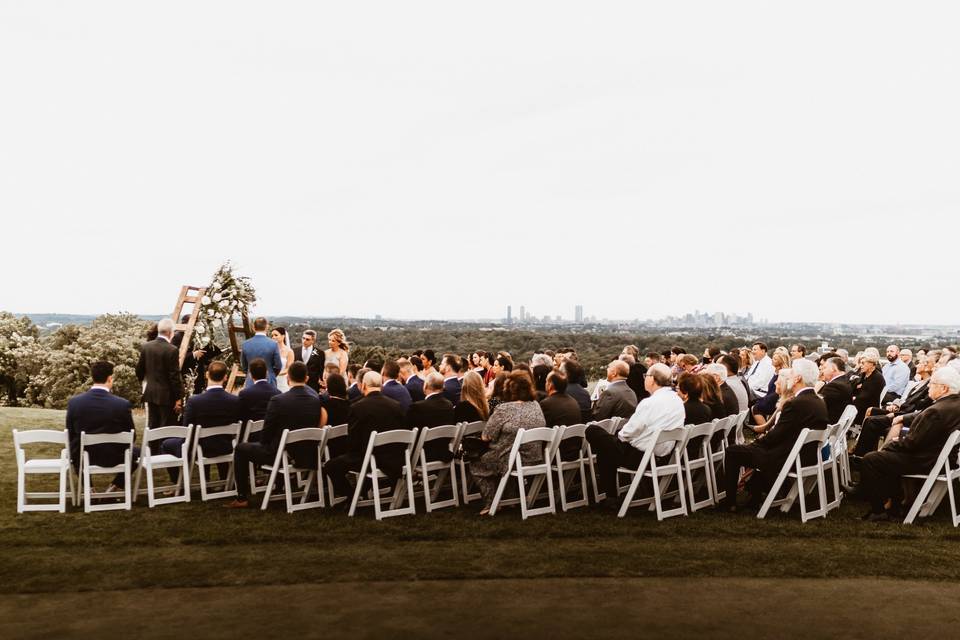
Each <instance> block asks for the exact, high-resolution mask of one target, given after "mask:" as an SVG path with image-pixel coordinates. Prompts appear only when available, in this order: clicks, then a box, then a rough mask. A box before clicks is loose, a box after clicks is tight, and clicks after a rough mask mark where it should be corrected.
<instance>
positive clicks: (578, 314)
mask: <svg viewBox="0 0 960 640" xmlns="http://www.w3.org/2000/svg"><path fill="white" fill-rule="evenodd" d="M573 318H574V321H575V322H576V323H577V324H583V305H582V304H578V305H577V306H576V308H575V309H574V312H573Z"/></svg>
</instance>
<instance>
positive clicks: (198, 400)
mask: <svg viewBox="0 0 960 640" xmlns="http://www.w3.org/2000/svg"><path fill="white" fill-rule="evenodd" d="M241 405H242V403H241V401H240V398H239V397H237V396H235V395H233V394H232V393H227V392H226V391H224V389H223V388H222V387H210V388H209V389H207V390H206V391H204V392H203V393H199V394H196V395H192V396H190V398H189V399H188V400H187V406H186V407H184V410H183V426H185V427H186V426H188V425H191V424H192V425H200V426H202V427H222V426H223V425H227V424H231V423H233V422H239V421H240V419H241V418H240V414H241V412H242V406H241ZM232 448H233V438H231V437H230V436H210V437H209V438H204V439H203V452H204V455H226V454H228V453H230V451H231V450H232Z"/></svg>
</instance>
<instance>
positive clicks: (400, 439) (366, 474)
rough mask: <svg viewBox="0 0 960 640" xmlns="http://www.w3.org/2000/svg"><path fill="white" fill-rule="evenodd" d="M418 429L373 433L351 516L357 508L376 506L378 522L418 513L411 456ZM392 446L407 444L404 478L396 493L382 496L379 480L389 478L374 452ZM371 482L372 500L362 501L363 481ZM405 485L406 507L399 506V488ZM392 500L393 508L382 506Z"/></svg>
mask: <svg viewBox="0 0 960 640" xmlns="http://www.w3.org/2000/svg"><path fill="white" fill-rule="evenodd" d="M417 432H418V430H417V429H395V430H393V431H385V432H383V433H377V432H376V431H374V432H372V433H371V434H370V440H369V441H368V443H367V451H366V453H365V454H364V456H363V463H362V464H361V465H360V472H359V473H358V474H357V487H356V489H355V490H354V492H353V501H352V502H351V503H350V516H351V517H352V516H353V515H354V513H356V510H357V507H358V506H360V507H363V506H369V505H371V504H372V505H373V513H374V516H375V517H376V519H377V520H382V519H383V518H389V517H392V516H402V515H408V514H409V515H413V514H415V513H416V512H417V508H416V501H415V500H414V498H413V464H412V462H411V460H410V455H411V453H412V452H413V446H414V445H415V444H416V442H417ZM390 444H402V445H405V448H404V451H403V456H404V464H403V471H402V473H401V477H400V478H399V479H398V480H397V483H396V485H394V487H393V491H392V492H391V493H390V494H386V495H384V494H381V492H380V480H383V479H385V478H386V475H384V473H383V472H382V471H380V469H379V468H377V456H376V454H375V453H374V450H375V449H376V448H377V447H382V446H384V445H390ZM365 480H370V482H371V483H372V485H373V486H372V489H371V491H372V494H373V497H372V499H370V500H361V499H360V495H361V493H362V491H363V486H364V481H365ZM401 483H404V484H406V491H405V495H406V496H407V506H406V507H399V506H398V505H399V497H400V485H401ZM388 500H389V501H390V502H391V504H390V507H389V508H387V509H384V508H383V503H384V502H386V501H388Z"/></svg>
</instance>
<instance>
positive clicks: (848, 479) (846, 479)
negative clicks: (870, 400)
mask: <svg viewBox="0 0 960 640" xmlns="http://www.w3.org/2000/svg"><path fill="white" fill-rule="evenodd" d="M856 419H857V408H856V407H855V406H854V405H852V404H848V405H847V406H846V407H845V408H844V410H843V413H841V414H840V430H839V432H838V434H837V443H838V445H839V446H838V447H837V462H838V464H839V465H840V486H842V487H849V486H850V485H851V484H853V474H851V472H850V450H849V446H850V445H849V444H848V442H849V439H850V430H851V428H852V427H853V421H854V420H856Z"/></svg>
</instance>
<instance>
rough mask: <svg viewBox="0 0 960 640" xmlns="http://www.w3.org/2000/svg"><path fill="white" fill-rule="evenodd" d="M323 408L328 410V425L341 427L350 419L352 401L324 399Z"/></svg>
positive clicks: (334, 398)
mask: <svg viewBox="0 0 960 640" xmlns="http://www.w3.org/2000/svg"><path fill="white" fill-rule="evenodd" d="M323 408H324V409H326V410H327V424H328V425H330V426H331V427H339V426H340V425H342V424H347V421H348V420H349V419H350V401H349V400H346V399H344V398H337V397H334V396H327V397H326V398H323Z"/></svg>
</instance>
